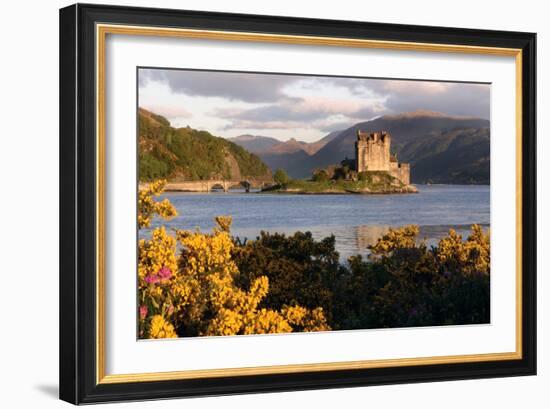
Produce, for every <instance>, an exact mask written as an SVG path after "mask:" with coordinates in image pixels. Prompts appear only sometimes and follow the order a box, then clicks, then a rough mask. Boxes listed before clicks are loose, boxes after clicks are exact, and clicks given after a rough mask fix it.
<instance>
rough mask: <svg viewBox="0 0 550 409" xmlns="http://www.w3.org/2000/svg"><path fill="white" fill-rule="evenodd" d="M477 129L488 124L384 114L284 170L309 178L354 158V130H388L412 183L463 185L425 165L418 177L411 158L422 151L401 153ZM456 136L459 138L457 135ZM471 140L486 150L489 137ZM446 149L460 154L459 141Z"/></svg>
mask: <svg viewBox="0 0 550 409" xmlns="http://www.w3.org/2000/svg"><path fill="white" fill-rule="evenodd" d="M480 128H487V132H488V128H489V121H488V120H486V119H480V118H470V117H457V116H449V115H445V114H441V113H437V112H431V111H415V112H408V113H403V114H398V115H385V116H382V117H379V118H376V119H373V120H371V121H365V122H359V123H357V124H355V125H353V126H352V127H350V128H348V129H346V130H344V131H341V132H340V133H339V134H338V135H337V136H336V137H335V138H333V139H332V140H331V141H330V142H328V143H327V144H325V146H323V147H322V148H321V149H319V151H318V152H316V153H315V154H314V155H311V156H310V157H304V158H302V160H301V161H300V162H299V163H296V162H292V161H293V159H294V158H289V160H288V162H289V163H290V164H289V166H288V167H287V168H285V170H286V171H287V173H288V174H289V175H290V176H291V177H294V178H304V177H309V176H310V175H311V174H312V172H313V170H314V169H319V168H325V167H327V166H329V165H331V164H338V163H339V162H340V161H342V160H343V159H345V158H350V159H351V158H354V157H355V140H356V137H357V136H356V135H357V130H359V129H360V130H363V131H382V130H383V131H388V132H389V133H390V134H391V135H392V151H393V153H396V154H397V155H399V159H400V161H403V162H406V161H410V163H411V178H412V182H413V183H421V182H423V181H425V180H432V181H436V180H441V181H442V180H444V181H445V182H444V183H462V182H461V180H462V179H461V178H460V177H458V176H457V177H456V179H455V177H454V176H453V175H448V176H446V177H445V178H441V177H439V175H440V174H441V172H442V169H440V168H437V167H433V168H430V167H429V166H428V167H426V169H425V170H423V171H422V172H421V173H418V175H420V176H418V177H417V173H416V169H415V164H416V159H415V158H414V157H413V154H412V152H415V154H419V153H421V152H420V151H419V150H415V149H414V148H413V146H416V145H411V147H409V148H408V149H407V150H406V151H405V153H406V154H405V156H403V155H402V154H401V151H402V150H404V149H405V147H406V146H407V144H409V143H418V142H419V141H420V140H422V141H424V142H423V143H424V145H423V148H424V149H436V147H437V149H443V145H437V144H435V145H433V144H430V143H428V140H429V139H430V138H435V139H437V137H438V136H440V135H442V134H447V133H449V132H452V131H456V130H466V129H472V130H476V129H480ZM456 137H458V138H459V137H460V136H459V135H457V136H456ZM423 138H426V139H423ZM472 138H474V139H479V141H478V142H479V143H480V144H481V145H483V146H485V145H487V146H486V147H487V149H488V134H487V138H484V137H482V136H480V135H477V136H472ZM486 139H487V140H486ZM484 144H485V145H484ZM447 148H448V150H449V151H448V152H447V153H446V155H447V157H448V158H450V157H452V156H453V155H454V154H458V153H459V152H458V151H455V150H456V149H458V148H459V144H458V142H456V143H454V144H449V145H447ZM479 152H480V154H479V155H480V156H479V157H473V156H472V157H469V158H467V160H468V161H474V162H476V163H477V162H480V163H481V162H483V161H484V158H483V154H482V152H484V151H483V150H482V149H480V150H479ZM433 153H434V154H435V153H441V152H438V151H434V152H433ZM264 161H265V162H266V163H267V164H268V165H270V163H269V161H268V160H266V159H265V158H264ZM279 162H280V163H282V162H285V158H279ZM466 165H468V164H466V163H465V166H466ZM270 166H271V165H270ZM472 166H473V165H472ZM483 166H485V168H486V169H487V172H485V173H486V174H488V162H487V164H485V165H483ZM482 173H483V172H482ZM479 174H481V173H479ZM455 180H456V181H455ZM486 181H488V180H486V179H480V180H479V181H477V179H475V183H485V182H486ZM440 183H443V182H440Z"/></svg>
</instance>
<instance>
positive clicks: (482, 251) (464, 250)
mask: <svg viewBox="0 0 550 409" xmlns="http://www.w3.org/2000/svg"><path fill="white" fill-rule="evenodd" d="M419 232H420V229H419V227H418V226H416V225H409V226H405V227H402V228H398V229H389V232H388V233H386V234H385V235H384V236H382V237H381V238H379V239H378V240H377V242H376V243H375V244H374V245H372V246H371V247H370V249H371V251H372V257H371V258H373V259H378V258H389V257H391V256H392V254H393V255H394V252H395V251H396V250H398V251H403V250H407V249H413V250H414V249H427V248H426V244H425V243H424V242H421V243H420V244H419V245H417V243H416V242H417V237H418V234H419ZM423 255H424V257H423V258H421V259H418V260H419V262H417V264H416V266H415V270H416V271H422V270H423V268H425V269H427V270H428V271H443V272H456V273H460V274H462V275H465V276H467V275H470V274H474V273H477V274H489V273H490V269H491V244H490V234H489V232H487V233H484V232H483V229H482V227H481V226H480V225H478V224H474V225H472V227H471V234H470V235H469V236H468V238H467V239H466V240H463V239H462V236H461V235H460V234H458V233H457V232H456V231H455V230H454V229H450V230H449V234H448V235H447V236H446V237H444V238H442V239H441V240H439V242H438V244H437V246H435V247H432V249H431V251H425V252H424V253H423ZM413 260H416V259H414V258H413Z"/></svg>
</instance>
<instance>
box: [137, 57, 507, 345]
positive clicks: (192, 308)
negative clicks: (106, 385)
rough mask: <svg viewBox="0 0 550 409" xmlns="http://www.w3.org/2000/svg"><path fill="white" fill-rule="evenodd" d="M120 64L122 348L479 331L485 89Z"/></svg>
mask: <svg viewBox="0 0 550 409" xmlns="http://www.w3.org/2000/svg"><path fill="white" fill-rule="evenodd" d="M136 69H137V76H136V77H137V81H136V87H137V106H136V123H137V135H136V143H137V156H138V160H137V163H138V164H137V166H138V172H137V174H138V180H136V184H137V186H138V189H137V196H138V197H137V198H136V200H137V209H138V211H137V220H136V226H137V229H138V243H136V245H137V254H138V256H137V284H138V285H137V302H136V317H137V324H136V328H137V338H138V339H163V338H180V337H206V336H224V335H226V336H227V335H229V336H231V335H259V334H276V333H294V332H298V333H299V332H318V331H343V330H345V331H350V330H374V329H383V328H407V327H439V326H458V325H489V324H491V308H490V305H491V291H490V287H491V285H490V284H491V254H490V248H491V243H490V237H491V229H490V227H491V226H490V221H491V212H490V208H491V206H490V205H491V194H490V192H491V189H490V185H491V172H490V168H491V161H490V158H491V149H490V147H491V135H490V129H491V124H490V119H491V84H490V83H483V82H456V81H454V82H453V81H441V80H431V79H430V78H426V79H422V80H419V79H407V78H373V77H349V76H327V75H316V74H315V73H311V74H307V75H305V74H295V73H268V72H243V71H240V72H239V71H215V70H196V69H186V68H185V67H181V68H179V67H176V68H174V67H169V68H167V67H137V68H136ZM495 137H497V138H498V135H496V136H495ZM512 166H514V165H513V164H512Z"/></svg>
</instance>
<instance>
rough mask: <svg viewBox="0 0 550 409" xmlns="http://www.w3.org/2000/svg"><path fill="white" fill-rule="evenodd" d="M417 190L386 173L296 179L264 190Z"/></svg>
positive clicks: (342, 191)
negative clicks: (323, 178)
mask: <svg viewBox="0 0 550 409" xmlns="http://www.w3.org/2000/svg"><path fill="white" fill-rule="evenodd" d="M416 191H417V190H416V188H415V187H414V186H411V185H404V184H403V183H401V181H399V180H398V179H396V178H394V177H393V176H391V175H389V174H388V173H386V172H369V173H368V175H367V176H366V177H365V178H364V179H363V180H333V179H329V180H302V179H294V180H290V181H288V182H287V183H285V184H279V185H275V186H272V187H270V188H267V189H264V190H263V191H262V192H265V193H268V192H269V193H290V194H292V193H294V194H346V193H348V194H349V193H356V194H384V193H416Z"/></svg>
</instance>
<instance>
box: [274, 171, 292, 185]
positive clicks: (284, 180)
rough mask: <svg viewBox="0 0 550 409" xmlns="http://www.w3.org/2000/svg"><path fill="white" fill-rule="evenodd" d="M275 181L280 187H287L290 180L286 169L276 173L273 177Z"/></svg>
mask: <svg viewBox="0 0 550 409" xmlns="http://www.w3.org/2000/svg"><path fill="white" fill-rule="evenodd" d="M273 180H275V183H277V184H278V185H279V186H286V185H287V184H288V182H290V178H289V177H288V175H287V174H286V172H285V171H284V169H280V168H279V169H277V170H276V171H275V174H274V175H273Z"/></svg>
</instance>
